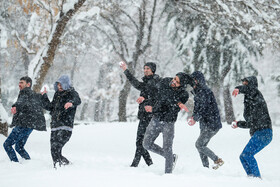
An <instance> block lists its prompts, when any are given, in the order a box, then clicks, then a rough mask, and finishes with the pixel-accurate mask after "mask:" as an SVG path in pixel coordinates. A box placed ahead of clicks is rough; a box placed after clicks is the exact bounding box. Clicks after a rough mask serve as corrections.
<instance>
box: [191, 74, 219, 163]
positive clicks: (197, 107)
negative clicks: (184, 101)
mask: <svg viewBox="0 0 280 187" xmlns="http://www.w3.org/2000/svg"><path fill="white" fill-rule="evenodd" d="M191 76H192V78H193V80H194V85H193V88H194V90H193V94H194V111H193V115H192V117H191V118H190V119H189V121H188V124H189V125H191V126H192V125H194V124H195V123H196V121H199V127H200V135H199V137H198V139H197V141H196V143H195V146H196V148H197V150H198V152H199V155H200V158H201V161H202V165H203V167H207V168H209V161H208V157H209V158H210V159H211V160H213V161H214V166H213V169H218V168H219V167H220V166H222V165H223V164H224V161H223V160H222V159H221V158H219V157H218V156H217V155H216V154H215V153H214V152H213V151H212V150H210V149H209V148H208V147H207V145H208V143H209V142H210V140H211V138H213V137H214V136H215V135H216V134H217V132H218V131H219V130H220V129H221V128H222V123H221V118H220V114H219V109H218V105H217V102H216V99H215V96H214V94H213V92H212V91H211V90H210V89H209V88H208V86H207V85H206V82H205V78H204V75H203V74H202V73H201V72H200V71H195V72H193V73H192V75H191Z"/></svg>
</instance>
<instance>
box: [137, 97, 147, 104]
mask: <svg viewBox="0 0 280 187" xmlns="http://www.w3.org/2000/svg"><path fill="white" fill-rule="evenodd" d="M144 100H145V98H144V97H142V96H141V97H138V99H137V100H136V102H137V103H138V104H140V103H143V101H144Z"/></svg>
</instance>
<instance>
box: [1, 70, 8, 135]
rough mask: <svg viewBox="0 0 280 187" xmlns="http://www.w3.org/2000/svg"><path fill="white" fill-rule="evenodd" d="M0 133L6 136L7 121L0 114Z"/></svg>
mask: <svg viewBox="0 0 280 187" xmlns="http://www.w3.org/2000/svg"><path fill="white" fill-rule="evenodd" d="M0 105H2V93H1V75H0ZM0 134H3V135H4V136H6V137H7V136H8V123H7V122H4V121H3V119H2V117H1V114H0Z"/></svg>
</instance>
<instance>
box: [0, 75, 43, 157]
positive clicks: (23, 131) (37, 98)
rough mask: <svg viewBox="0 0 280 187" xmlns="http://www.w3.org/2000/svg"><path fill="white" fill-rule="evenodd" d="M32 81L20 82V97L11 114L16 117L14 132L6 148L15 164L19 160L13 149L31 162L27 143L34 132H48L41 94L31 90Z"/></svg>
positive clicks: (23, 80) (14, 118) (23, 78)
mask: <svg viewBox="0 0 280 187" xmlns="http://www.w3.org/2000/svg"><path fill="white" fill-rule="evenodd" d="M31 86H32V79H31V78H30V77H27V76H26V77H22V78H21V79H20V81H19V89H20V92H19V95H18V99H17V101H16V103H15V104H13V106H12V109H11V112H12V114H13V115H14V116H13V121H12V126H14V128H13V130H12V132H11V133H10V135H9V136H8V138H7V139H6V141H5V142H4V145H3V146H4V148H5V151H6V152H7V154H8V156H9V158H10V160H11V161H13V162H18V158H17V156H16V153H15V151H14V149H13V147H12V146H13V145H14V144H15V150H16V151H17V152H18V153H19V155H20V156H21V157H22V158H24V159H26V160H29V159H30V156H29V154H28V153H27V151H26V150H25V149H24V146H25V144H26V141H27V139H28V137H29V135H30V134H31V132H32V131H33V129H35V130H39V131H46V121H45V117H44V113H43V108H42V107H43V103H42V96H41V94H37V93H35V92H34V91H32V90H31Z"/></svg>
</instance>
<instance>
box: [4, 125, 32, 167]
mask: <svg viewBox="0 0 280 187" xmlns="http://www.w3.org/2000/svg"><path fill="white" fill-rule="evenodd" d="M32 130H33V129H30V128H25V127H17V126H16V127H14V129H13V130H12V132H11V134H10V135H9V136H8V138H7V139H6V141H5V142H4V144H3V146H4V148H5V151H6V152H7V154H8V156H9V158H10V160H11V161H14V162H18V158H17V155H16V152H15V151H14V149H13V147H12V146H13V145H14V144H16V145H15V149H16V151H17V152H18V153H19V154H20V156H21V157H22V158H24V159H26V160H29V159H30V156H29V154H28V153H27V152H26V150H25V149H24V145H25V143H26V141H27V139H28V137H29V135H30V134H31V132H32Z"/></svg>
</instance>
